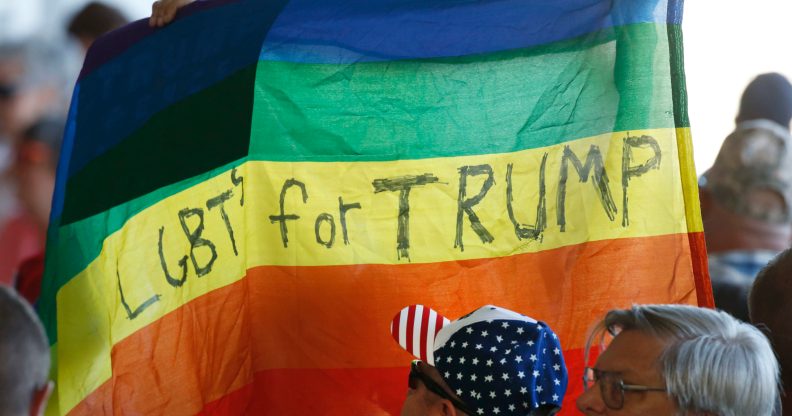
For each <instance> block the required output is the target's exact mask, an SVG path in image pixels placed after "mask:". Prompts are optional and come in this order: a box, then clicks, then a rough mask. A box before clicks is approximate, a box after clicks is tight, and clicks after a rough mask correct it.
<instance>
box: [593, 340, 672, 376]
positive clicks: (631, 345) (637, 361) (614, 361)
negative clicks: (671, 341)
mask: <svg viewBox="0 0 792 416" xmlns="http://www.w3.org/2000/svg"><path fill="white" fill-rule="evenodd" d="M666 345H667V343H666V342H664V341H663V340H661V339H659V338H657V337H655V336H652V335H648V334H646V333H643V332H641V331H637V330H626V331H622V332H621V333H619V335H617V336H616V337H615V338H614V339H613V341H611V343H610V345H609V346H608V347H607V348H606V349H605V351H603V352H602V354H601V355H600V356H599V359H598V360H597V369H598V370H602V371H608V372H618V373H621V374H623V375H626V376H629V375H632V374H641V373H645V372H646V371H648V370H654V369H657V368H658V367H657V365H658V361H657V360H658V358H659V357H660V354H661V353H662V352H663V349H664V348H665V346H666Z"/></svg>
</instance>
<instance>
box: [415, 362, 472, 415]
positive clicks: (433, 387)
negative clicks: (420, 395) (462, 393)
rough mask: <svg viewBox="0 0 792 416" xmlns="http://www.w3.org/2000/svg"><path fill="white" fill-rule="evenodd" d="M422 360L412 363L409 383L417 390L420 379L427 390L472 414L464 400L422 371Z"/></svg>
mask: <svg viewBox="0 0 792 416" xmlns="http://www.w3.org/2000/svg"><path fill="white" fill-rule="evenodd" d="M421 362H422V361H421V360H413V362H412V364H411V365H410V376H409V377H408V378H407V385H408V386H409V387H410V388H411V389H413V390H415V389H417V388H418V380H420V381H421V383H423V385H424V386H426V389H427V390H429V391H431V392H432V393H434V394H436V395H438V396H440V397H442V398H444V399H446V400H448V401H450V402H451V404H453V405H454V407H456V408H457V409H459V410H461V411H463V412H465V413H466V414H469V415H472V414H473V412H472V411H471V410H470V408H468V407H467V405H465V403H462V401H460V400H459V399H457V398H456V397H454V396H452V395H451V394H450V393H448V392H447V391H445V390H444V389H443V388H442V387H440V385H439V384H437V382H436V381H434V380H432V378H431V377H429V376H428V375H426V374H424V373H423V372H422V371H421V367H420V364H421Z"/></svg>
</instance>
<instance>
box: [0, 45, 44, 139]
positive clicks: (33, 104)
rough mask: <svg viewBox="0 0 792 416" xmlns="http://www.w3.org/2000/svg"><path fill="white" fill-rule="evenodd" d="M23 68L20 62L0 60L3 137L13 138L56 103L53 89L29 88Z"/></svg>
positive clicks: (16, 60)
mask: <svg viewBox="0 0 792 416" xmlns="http://www.w3.org/2000/svg"><path fill="white" fill-rule="evenodd" d="M24 69H25V68H24V65H23V63H22V62H21V60H18V59H6V60H0V137H6V138H7V139H10V138H13V135H14V134H17V133H19V132H20V131H21V130H22V129H23V128H25V127H26V126H28V125H30V124H31V123H33V122H34V121H36V119H37V118H39V117H40V116H41V115H42V114H43V113H44V112H45V111H46V110H47V109H48V108H49V106H50V105H51V103H52V102H53V101H54V100H55V92H54V91H52V90H51V89H49V88H44V87H40V86H39V87H37V86H32V85H26V84H27V83H26V82H25V79H24Z"/></svg>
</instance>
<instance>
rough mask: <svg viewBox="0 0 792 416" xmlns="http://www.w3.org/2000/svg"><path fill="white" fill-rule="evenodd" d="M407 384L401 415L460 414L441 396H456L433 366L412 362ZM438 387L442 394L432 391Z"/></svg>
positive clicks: (432, 415) (431, 415)
mask: <svg viewBox="0 0 792 416" xmlns="http://www.w3.org/2000/svg"><path fill="white" fill-rule="evenodd" d="M408 384H409V385H408V388H407V398H406V399H404V405H403V406H402V411H401V416H434V415H459V414H460V412H459V411H458V410H457V409H456V408H455V407H454V405H453V404H452V403H451V401H450V400H448V399H446V398H444V397H442V396H446V397H456V395H454V393H452V391H451V388H450V387H448V385H447V384H446V383H445V381H443V378H442V377H441V376H440V373H439V372H438V371H437V369H436V368H435V367H433V366H431V365H429V364H426V363H424V362H421V361H416V362H414V363H413V366H412V369H411V372H410V378H409V383H408ZM427 386H428V387H427ZM438 388H439V389H441V390H442V393H443V394H442V395H440V394H437V393H436V392H433V391H432V390H433V389H434V390H436V389H438Z"/></svg>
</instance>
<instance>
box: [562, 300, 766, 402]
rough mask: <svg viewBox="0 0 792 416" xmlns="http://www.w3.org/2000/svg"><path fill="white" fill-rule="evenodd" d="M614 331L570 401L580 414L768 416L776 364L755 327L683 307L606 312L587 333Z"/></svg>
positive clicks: (600, 336) (599, 335)
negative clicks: (574, 400)
mask: <svg viewBox="0 0 792 416" xmlns="http://www.w3.org/2000/svg"><path fill="white" fill-rule="evenodd" d="M608 333H610V334H611V335H612V336H614V338H613V340H612V341H611V343H610V345H609V346H608V347H607V348H606V349H605V350H604V351H603V352H602V354H601V355H600V356H599V359H598V360H597V363H596V365H595V366H594V367H593V368H588V369H587V370H586V375H585V376H584V382H585V384H584V385H585V387H586V391H585V392H584V393H583V394H582V395H581V396H580V397H579V398H578V401H577V406H578V409H579V410H580V411H582V412H583V413H585V414H586V415H641V416H654V415H658V416H659V415H663V416H665V415H668V416H671V415H711V416H757V415H768V416H769V415H771V414H772V413H773V409H774V407H775V405H776V403H777V401H778V363H777V362H776V359H775V356H774V355H773V351H772V349H771V348H770V344H769V342H768V341H767V338H765V336H764V335H762V333H761V332H759V330H757V329H756V328H754V327H753V326H751V325H748V324H746V323H743V322H741V321H738V320H736V319H734V318H733V317H731V316H730V315H729V314H727V313H725V312H721V311H715V310H711V309H704V308H696V307H692V306H683V305H641V306H633V307H632V308H631V309H623V310H612V311H610V312H608V313H607V314H606V316H605V318H604V319H603V320H602V321H601V322H600V323H599V324H598V326H597V328H596V329H595V331H594V333H593V334H592V335H591V337H590V338H589V345H591V343H592V341H597V342H599V343H602V341H603V340H604V338H605V335H606V334H608Z"/></svg>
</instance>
